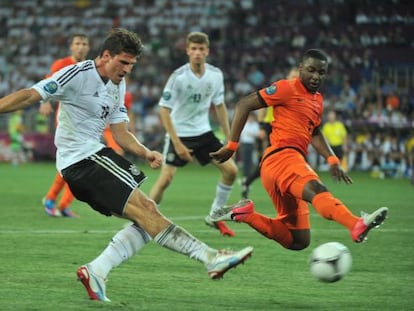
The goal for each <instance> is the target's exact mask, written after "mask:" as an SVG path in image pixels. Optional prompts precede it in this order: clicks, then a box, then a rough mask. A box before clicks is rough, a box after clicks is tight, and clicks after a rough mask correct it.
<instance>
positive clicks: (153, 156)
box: [145, 150, 162, 168]
mask: <svg viewBox="0 0 414 311" xmlns="http://www.w3.org/2000/svg"><path fill="white" fill-rule="evenodd" d="M145 158H146V160H147V161H148V163H149V165H150V167H151V168H159V167H160V166H161V164H162V154H161V153H159V152H158V151H152V150H150V151H148V152H147V154H146V157H145Z"/></svg>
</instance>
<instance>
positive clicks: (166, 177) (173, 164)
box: [149, 137, 187, 204]
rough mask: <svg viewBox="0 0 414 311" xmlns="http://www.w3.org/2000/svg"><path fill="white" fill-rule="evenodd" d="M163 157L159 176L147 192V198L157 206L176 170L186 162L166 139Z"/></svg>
mask: <svg viewBox="0 0 414 311" xmlns="http://www.w3.org/2000/svg"><path fill="white" fill-rule="evenodd" d="M163 156H164V163H163V165H162V167H161V171H160V174H159V175H158V178H157V180H156V181H155V183H154V185H153V186H152V188H151V190H150V192H149V197H150V198H151V199H153V200H154V201H155V202H156V203H157V204H160V203H161V200H162V197H163V195H164V191H165V190H167V188H168V186H169V185H170V184H171V182H172V180H173V178H174V175H175V173H176V171H177V168H178V167H182V166H185V165H186V164H187V162H186V161H184V160H182V159H181V158H180V157H179V156H178V154H177V153H176V151H175V149H174V145H173V143H172V142H171V140H170V139H169V138H168V137H166V139H165V144H164V150H163Z"/></svg>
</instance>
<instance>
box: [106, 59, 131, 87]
mask: <svg viewBox="0 0 414 311" xmlns="http://www.w3.org/2000/svg"><path fill="white" fill-rule="evenodd" d="M103 58H104V59H105V60H106V64H105V72H106V78H108V79H109V80H111V81H112V82H113V83H114V84H119V83H120V82H121V80H122V78H123V77H125V76H126V75H127V74H129V73H130V72H131V70H132V68H133V67H134V65H135V64H136V62H137V57H136V56H134V55H131V54H128V53H124V52H122V53H121V54H118V55H115V56H111V55H110V54H109V52H108V51H105V52H104V54H103Z"/></svg>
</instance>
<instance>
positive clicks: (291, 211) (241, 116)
mask: <svg viewBox="0 0 414 311" xmlns="http://www.w3.org/2000/svg"><path fill="white" fill-rule="evenodd" d="M327 70H328V56H327V55H326V54H325V52H323V51H322V50H319V49H311V50H308V51H307V52H306V53H305V54H304V56H303V57H302V60H301V63H300V66H299V76H298V77H297V78H296V79H293V80H279V81H277V82H274V83H273V84H272V85H270V86H269V87H266V88H263V89H260V90H259V91H257V92H254V93H252V94H250V95H248V96H246V97H244V98H242V99H241V100H240V101H239V102H238V103H237V105H236V110H235V114H234V118H233V121H232V125H231V134H230V141H229V142H228V144H227V145H226V146H224V147H222V148H221V149H220V150H218V151H217V152H212V153H211V154H210V155H211V156H212V157H213V158H214V159H216V160H218V161H226V160H227V159H229V158H230V157H231V156H232V155H233V153H234V152H235V151H236V150H237V146H238V140H239V138H240V132H241V131H242V129H243V126H244V124H245V123H246V120H247V116H248V115H249V113H250V112H251V111H253V110H256V109H260V108H265V107H269V106H272V107H273V117H274V120H273V121H272V123H271V125H272V132H271V134H270V144H271V145H270V146H269V147H268V148H267V149H266V150H265V152H264V155H263V157H262V160H261V172H260V176H261V180H262V183H263V186H264V188H265V189H266V191H267V192H268V194H269V196H270V198H271V200H272V202H273V205H274V207H275V209H276V212H277V216H276V217H275V218H270V217H267V216H264V215H262V214H259V213H256V212H255V210H254V204H253V202H252V201H250V200H242V201H240V202H239V203H237V204H235V205H233V206H225V207H222V208H221V210H220V211H217V212H216V214H215V215H214V216H215V219H216V220H234V221H238V222H244V223H247V224H248V225H249V226H251V227H252V228H254V229H255V230H257V231H258V232H259V233H261V234H262V235H264V236H265V237H267V238H269V239H272V240H274V241H276V242H278V243H279V244H281V245H282V246H283V247H285V248H287V249H290V250H302V249H304V248H306V247H308V246H309V244H310V221H309V209H308V203H311V204H312V205H313V207H314V208H315V210H316V211H317V212H318V213H319V214H320V215H321V216H322V217H324V218H325V219H329V220H334V221H336V222H337V223H339V224H341V225H343V226H344V227H345V228H347V229H348V230H349V232H350V234H351V238H352V240H353V241H355V242H357V243H359V242H363V241H364V240H365V239H366V236H367V234H368V232H369V231H370V229H372V228H374V227H376V226H378V225H380V224H381V223H382V222H383V221H384V219H385V218H386V216H387V212H388V208H386V207H381V208H379V209H377V210H376V211H374V212H373V213H372V214H366V213H363V214H362V216H361V217H357V216H355V215H354V214H352V212H351V211H350V210H349V209H348V208H347V207H346V206H345V205H344V203H342V202H341V201H340V200H338V199H337V198H335V197H334V196H333V195H332V194H331V193H330V192H329V191H328V189H327V188H326V186H325V185H324V184H323V183H322V182H321V180H320V178H319V176H318V174H317V173H316V172H315V171H314V170H313V169H312V168H311V167H310V166H309V165H308V163H307V162H306V158H305V156H306V153H307V150H308V146H309V144H312V146H313V147H314V148H315V150H316V151H317V152H318V153H319V154H320V155H321V156H322V157H323V158H325V159H326V160H327V162H328V163H329V165H330V172H331V174H332V176H333V177H334V179H336V180H337V181H344V182H345V183H346V184H351V183H352V179H351V178H350V177H349V176H348V175H347V174H346V173H345V172H344V171H343V170H342V168H341V166H340V162H339V159H338V158H337V157H336V155H335V153H334V152H333V151H332V148H331V147H330V146H329V144H328V143H327V141H326V139H325V136H324V135H323V133H322V131H321V130H320V126H321V120H322V113H323V97H322V94H321V93H320V92H319V91H318V90H319V87H320V86H321V83H322V82H323V81H324V79H325V77H326V74H327Z"/></svg>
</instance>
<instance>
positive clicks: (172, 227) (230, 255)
mask: <svg viewBox="0 0 414 311" xmlns="http://www.w3.org/2000/svg"><path fill="white" fill-rule="evenodd" d="M122 216H123V217H124V218H127V219H129V220H131V221H133V222H134V223H138V224H139V226H140V227H141V228H143V229H144V230H145V231H146V232H147V233H148V234H149V235H150V236H151V237H152V238H153V240H154V241H155V242H156V243H157V244H159V245H161V246H162V247H165V248H168V249H170V250H173V251H175V252H178V253H180V254H183V255H186V256H188V257H189V258H192V259H195V260H197V261H200V262H202V263H204V265H205V266H206V268H207V272H208V274H209V276H210V278H213V279H217V278H221V277H222V276H223V274H224V273H225V272H226V271H227V270H229V269H231V268H233V267H235V266H237V265H238V264H240V263H242V262H243V261H244V260H245V259H246V258H247V257H249V256H250V254H251V253H252V251H253V248H251V247H246V248H244V249H242V250H240V251H237V252H233V251H218V250H216V249H213V248H211V247H209V246H208V245H207V244H205V243H204V242H202V241H200V240H199V239H197V238H196V237H194V236H193V235H191V234H190V233H189V232H187V231H186V230H185V229H183V228H181V227H180V226H177V225H176V224H174V223H172V222H171V221H170V220H169V219H168V218H166V217H165V216H164V215H162V214H161V212H160V211H159V210H158V208H157V206H156V204H155V202H154V201H153V200H151V199H150V198H149V197H147V196H146V195H145V194H144V193H143V192H142V191H141V190H139V189H138V188H137V189H135V190H134V192H133V194H132V195H131V196H130V198H129V200H128V203H127V205H126V207H125V209H124V211H123V215H122Z"/></svg>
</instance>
